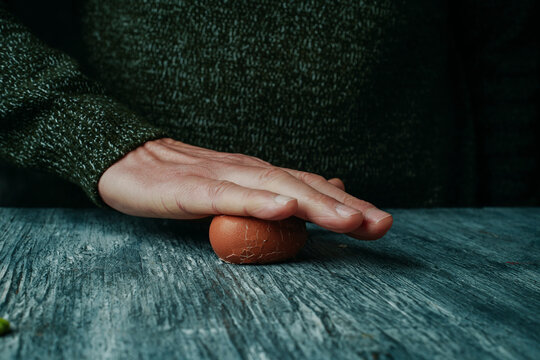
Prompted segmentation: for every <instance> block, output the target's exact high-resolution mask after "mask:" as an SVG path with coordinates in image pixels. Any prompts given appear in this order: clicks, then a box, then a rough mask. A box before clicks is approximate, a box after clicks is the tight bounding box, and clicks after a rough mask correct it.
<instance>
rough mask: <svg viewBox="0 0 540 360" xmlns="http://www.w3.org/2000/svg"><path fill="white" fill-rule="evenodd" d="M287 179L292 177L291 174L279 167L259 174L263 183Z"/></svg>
mask: <svg viewBox="0 0 540 360" xmlns="http://www.w3.org/2000/svg"><path fill="white" fill-rule="evenodd" d="M286 177H290V175H289V173H287V172H286V171H284V170H281V169H280V168H277V167H271V168H267V169H264V170H261V172H260V173H259V176H258V179H259V181H260V182H261V183H263V184H265V183H271V182H274V181H276V180H280V179H283V178H286Z"/></svg>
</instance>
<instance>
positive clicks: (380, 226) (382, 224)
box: [281, 168, 393, 240]
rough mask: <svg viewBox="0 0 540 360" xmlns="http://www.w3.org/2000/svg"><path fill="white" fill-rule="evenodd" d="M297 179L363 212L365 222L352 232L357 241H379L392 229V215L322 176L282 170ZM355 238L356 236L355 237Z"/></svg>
mask: <svg viewBox="0 0 540 360" xmlns="http://www.w3.org/2000/svg"><path fill="white" fill-rule="evenodd" d="M281 169H283V170H285V171H287V172H288V173H289V174H291V175H293V176H295V177H296V178H297V179H299V180H301V181H303V182H305V183H306V184H308V185H309V186H311V187H313V188H314V189H315V190H317V191H319V192H321V193H323V194H326V195H328V196H331V197H333V198H334V199H336V200H337V201H339V202H341V203H343V204H345V205H347V206H349V207H352V208H354V209H358V210H360V211H362V213H363V215H364V221H363V222H362V224H361V225H359V226H358V228H356V229H354V230H353V231H351V232H350V233H351V236H352V235H356V236H355V239H363V240H375V239H378V238H380V237H382V236H384V234H386V232H387V231H388V230H389V229H390V227H391V226H392V223H393V220H392V215H390V214H389V213H387V212H385V211H382V210H380V209H378V208H377V207H375V206H374V205H373V204H371V203H369V202H367V201H364V200H361V199H358V198H356V197H354V196H352V195H349V194H348V193H346V192H345V191H343V190H341V189H339V188H337V187H336V186H334V185H332V184H329V181H326V180H325V179H324V178H323V177H322V176H319V175H316V174H313V173H309V172H305V171H299V170H294V169H287V168H281ZM353 237H354V236H353Z"/></svg>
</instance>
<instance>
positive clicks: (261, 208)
mask: <svg viewBox="0 0 540 360" xmlns="http://www.w3.org/2000/svg"><path fill="white" fill-rule="evenodd" d="M279 195H280V194H277V193H274V192H271V191H267V190H258V189H250V188H247V187H244V186H240V185H238V184H235V183H233V182H230V181H226V180H215V179H209V178H203V177H199V176H184V177H182V178H181V181H179V182H178V183H176V184H168V185H167V186H164V187H162V189H161V190H160V193H159V194H158V196H157V198H158V199H159V201H157V202H155V203H157V206H156V209H157V211H158V213H159V214H160V215H162V216H161V217H167V218H177V219H197V218H201V217H205V216H208V215H217V214H224V215H235V216H253V217H257V218H261V219H266V220H282V219H285V218H288V217H290V216H292V215H294V213H296V211H297V208H298V201H297V200H296V199H294V198H288V197H283V196H279Z"/></svg>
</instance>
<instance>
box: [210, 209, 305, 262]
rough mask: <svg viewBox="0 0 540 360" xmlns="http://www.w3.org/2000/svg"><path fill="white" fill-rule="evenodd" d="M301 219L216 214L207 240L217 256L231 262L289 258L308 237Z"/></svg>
mask: <svg viewBox="0 0 540 360" xmlns="http://www.w3.org/2000/svg"><path fill="white" fill-rule="evenodd" d="M307 236H308V234H307V230H306V223H305V221H304V220H302V219H299V218H296V217H290V218H288V219H284V220H276V221H271V220H262V219H258V218H254V217H244V216H232V215H218V216H215V217H214V218H213V219H212V223H211V224H210V244H211V245H212V248H213V249H214V252H215V253H216V254H217V256H218V257H219V258H220V259H221V260H223V261H225V262H228V263H232V264H268V263H275V262H281V261H284V260H287V259H291V258H293V257H295V256H296V254H298V252H299V251H300V249H302V247H303V246H304V245H305V244H306V241H307Z"/></svg>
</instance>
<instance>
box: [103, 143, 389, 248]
mask: <svg viewBox="0 0 540 360" xmlns="http://www.w3.org/2000/svg"><path fill="white" fill-rule="evenodd" d="M344 189H345V187H344V185H343V182H341V180H339V179H331V180H328V181H327V180H326V179H325V178H324V177H322V176H320V175H316V174H312V173H308V172H304V171H298V170H293V169H287V168H281V167H277V166H273V165H272V164H270V163H268V162H266V161H263V160H261V159H258V158H256V157H253V156H248V155H242V154H233V153H223V152H218V151H213V150H209V149H204V148H201V147H197V146H193V145H188V144H186V143H183V142H180V141H175V140H173V139H170V138H163V139H159V140H154V141H148V142H146V143H145V144H143V145H141V146H139V147H138V148H137V149H135V150H133V151H131V152H130V153H128V154H127V155H126V156H124V157H123V158H122V159H120V160H119V161H117V162H116V163H115V164H113V165H112V166H111V167H110V168H108V169H107V170H106V171H105V172H104V173H103V175H102V176H101V178H100V180H99V184H98V190H99V194H100V196H101V198H102V199H103V201H104V202H105V203H106V204H108V205H109V206H110V207H112V208H114V209H116V210H118V211H120V212H123V213H125V214H129V215H135V216H143V217H156V218H170V219H200V218H204V217H207V216H211V215H217V214H226V215H237V216H253V217H256V218H260V219H266V220H281V219H285V218H288V217H290V216H296V217H299V218H301V219H304V220H306V221H310V222H312V223H315V224H317V225H319V226H321V227H323V228H325V229H328V230H331V231H335V232H338V233H347V234H348V235H349V236H351V237H354V238H356V239H362V240H375V239H378V238H380V237H382V236H383V235H384V234H385V233H386V232H387V231H388V229H390V227H391V226H392V222H393V219H392V216H391V215H390V214H388V213H386V212H384V211H381V210H379V209H377V208H376V207H375V206H373V205H372V204H370V203H368V202H366V201H363V200H360V199H357V198H355V197H353V196H351V195H349V194H347V193H346V192H345V191H344ZM341 209H342V210H343V211H341ZM348 213H351V215H350V216H349V215H347V214H348Z"/></svg>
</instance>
